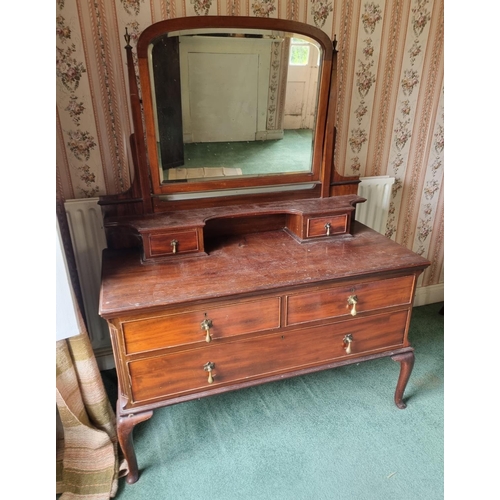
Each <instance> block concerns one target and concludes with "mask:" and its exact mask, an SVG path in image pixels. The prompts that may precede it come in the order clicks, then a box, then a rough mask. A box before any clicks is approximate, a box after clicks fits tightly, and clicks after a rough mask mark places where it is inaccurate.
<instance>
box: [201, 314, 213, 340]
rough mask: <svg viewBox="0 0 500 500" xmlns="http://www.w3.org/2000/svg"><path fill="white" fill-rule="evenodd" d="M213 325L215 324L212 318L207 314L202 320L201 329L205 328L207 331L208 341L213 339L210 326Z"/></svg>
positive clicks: (206, 337) (206, 338)
mask: <svg viewBox="0 0 500 500" xmlns="http://www.w3.org/2000/svg"><path fill="white" fill-rule="evenodd" d="M212 326H213V323H212V320H211V319H208V318H207V317H206V314H205V319H204V320H203V321H202V322H201V329H202V330H205V332H206V333H207V334H206V336H205V341H206V342H211V341H212V337H211V335H210V328H212Z"/></svg>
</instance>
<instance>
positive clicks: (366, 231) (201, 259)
mask: <svg viewBox="0 0 500 500" xmlns="http://www.w3.org/2000/svg"><path fill="white" fill-rule="evenodd" d="M205 249H206V251H207V254H206V255H199V254H198V255H197V254H193V255H192V256H178V257H177V256H175V257H171V258H167V259H165V260H164V261H161V262H154V263H142V262H141V259H140V253H139V250H138V249H133V250H109V249H106V250H104V251H103V260H102V283H101V296H100V308H99V309H100V310H99V313H100V314H101V315H102V316H103V317H105V318H107V319H110V318H112V317H116V316H118V315H121V314H126V313H130V312H132V311H134V312H138V311H140V310H151V309H156V308H161V307H165V306H174V305H178V304H182V303H185V302H188V301H190V302H192V301H205V300H213V299H221V298H235V296H240V297H243V296H246V295H248V296H250V295H251V294H255V293H262V292H266V291H267V292H273V291H276V292H279V290H280V289H285V288H289V287H294V286H301V285H302V286H303V285H308V284H312V285H314V284H324V283H325V282H329V281H335V280H347V279H352V278H357V277H360V276H366V277H369V276H376V275H380V274H382V273H397V272H402V271H408V270H409V271H410V272H411V271H414V270H416V271H421V270H423V269H425V267H427V266H428V265H429V262H428V261H427V260H426V259H424V258H423V257H421V256H419V255H417V254H415V253H414V252H412V251H410V250H408V249H407V248H405V247H403V246H401V245H399V244H397V243H395V242H393V241H391V240H390V239H389V238H387V237H385V236H383V235H381V234H379V233H377V232H375V231H373V230H372V229H370V228H368V227H366V226H364V225H363V224H360V223H358V222H355V223H354V226H353V234H352V236H351V235H346V236H341V237H330V238H328V237H325V238H319V239H317V240H310V241H306V242H303V243H299V242H298V241H297V240H295V239H294V238H293V237H292V236H291V235H290V234H288V233H287V232H286V231H284V230H278V231H267V232H261V233H253V234H245V235H238V236H228V237H224V238H220V239H218V240H217V241H215V242H210V241H207V242H205Z"/></svg>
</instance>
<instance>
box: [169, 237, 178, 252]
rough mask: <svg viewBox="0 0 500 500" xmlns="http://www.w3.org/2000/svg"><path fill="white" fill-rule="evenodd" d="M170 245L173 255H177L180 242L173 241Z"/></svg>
mask: <svg viewBox="0 0 500 500" xmlns="http://www.w3.org/2000/svg"><path fill="white" fill-rule="evenodd" d="M170 244H171V245H172V253H177V247H178V246H179V242H178V241H177V240H172V241H171V242H170Z"/></svg>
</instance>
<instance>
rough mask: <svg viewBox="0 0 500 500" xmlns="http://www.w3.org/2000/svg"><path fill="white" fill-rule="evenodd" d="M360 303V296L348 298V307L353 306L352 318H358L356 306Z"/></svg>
mask: <svg viewBox="0 0 500 500" xmlns="http://www.w3.org/2000/svg"><path fill="white" fill-rule="evenodd" d="M357 303H358V296H357V295H350V296H349V297H348V298H347V307H349V306H352V309H351V316H356V314H358V312H357V311H356V304H357Z"/></svg>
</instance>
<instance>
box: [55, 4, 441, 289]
mask: <svg viewBox="0 0 500 500" xmlns="http://www.w3.org/2000/svg"><path fill="white" fill-rule="evenodd" d="M203 15H233V16H240V15H242V16H258V17H270V18H284V19H293V20H297V21H301V22H305V23H308V24H311V25H314V26H317V27H319V28H320V29H322V30H323V31H325V32H326V33H327V34H328V35H329V36H330V37H331V38H332V39H333V37H334V35H335V36H336V37H337V40H338V45H337V49H338V50H339V54H338V85H339V105H338V115H337V150H336V158H335V162H336V168H337V170H338V171H339V173H341V174H344V175H360V176H372V175H390V176H393V177H395V179H396V181H395V183H394V189H393V192H392V199H391V206H390V215H389V220H388V223H387V227H386V236H387V237H389V238H392V239H393V240H395V241H397V242H398V243H400V244H402V245H404V246H406V247H408V248H411V249H412V250H413V251H415V252H417V253H418V254H421V255H423V256H424V257H426V258H428V259H429V260H430V261H431V263H432V265H431V266H430V268H429V269H427V270H426V271H425V273H424V274H423V276H422V277H421V279H420V282H419V285H420V286H433V285H439V284H443V282H444V277H443V275H444V263H443V232H444V209H443V205H444V200H443V182H444V181H443V176H444V174H443V170H444V105H443V100H444V81H443V80H444V77H443V73H444V60H443V58H444V54H443V53H444V47H443V38H444V35H443V31H444V0H374V1H366V0H87V1H83V0H57V2H56V85H57V109H56V111H57V113H56V120H57V201H58V202H59V204H60V203H62V202H63V201H64V200H67V199H74V198H86V197H96V196H100V195H103V194H112V193H118V192H122V191H125V190H126V189H128V187H129V186H130V182H131V181H130V179H131V172H130V165H131V161H130V151H129V146H128V137H129V135H130V133H131V125H130V123H131V119H130V109H129V104H128V97H127V96H128V92H127V81H126V61H125V51H124V48H123V47H124V45H125V41H124V38H123V36H124V34H125V29H127V31H128V33H129V35H130V36H131V44H132V45H133V46H134V45H135V43H136V41H137V38H138V36H139V35H140V33H141V32H142V30H143V29H144V28H146V27H147V26H149V25H150V24H152V23H154V22H157V21H160V20H162V19H169V18H176V17H183V16H203Z"/></svg>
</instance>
